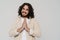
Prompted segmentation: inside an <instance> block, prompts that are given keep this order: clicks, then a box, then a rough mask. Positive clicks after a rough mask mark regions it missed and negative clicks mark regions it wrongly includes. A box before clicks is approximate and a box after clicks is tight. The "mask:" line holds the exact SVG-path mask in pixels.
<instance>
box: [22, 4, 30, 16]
mask: <svg viewBox="0 0 60 40" xmlns="http://www.w3.org/2000/svg"><path fill="white" fill-rule="evenodd" d="M21 13H22V16H24V17H25V16H27V15H28V13H29V8H28V6H27V5H25V6H24V7H23V8H22V11H21Z"/></svg>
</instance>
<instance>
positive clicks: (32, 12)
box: [18, 3, 34, 18]
mask: <svg viewBox="0 0 60 40" xmlns="http://www.w3.org/2000/svg"><path fill="white" fill-rule="evenodd" d="M25 5H27V6H28V8H29V13H28V15H27V18H34V9H33V7H32V5H31V4H29V3H23V4H22V5H21V6H20V7H19V9H18V16H21V17H23V16H22V13H21V10H22V8H23V7H24V6H25Z"/></svg>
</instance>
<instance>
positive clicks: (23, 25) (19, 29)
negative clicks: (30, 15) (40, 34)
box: [17, 18, 30, 32]
mask: <svg viewBox="0 0 60 40" xmlns="http://www.w3.org/2000/svg"><path fill="white" fill-rule="evenodd" d="M23 30H26V31H27V32H29V31H30V29H29V28H28V26H27V22H26V18H24V22H23V24H22V27H21V28H18V29H17V32H22V31H23Z"/></svg>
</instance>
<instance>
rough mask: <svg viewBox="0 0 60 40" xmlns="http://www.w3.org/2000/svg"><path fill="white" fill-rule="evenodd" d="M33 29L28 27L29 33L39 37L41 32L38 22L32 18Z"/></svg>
mask: <svg viewBox="0 0 60 40" xmlns="http://www.w3.org/2000/svg"><path fill="white" fill-rule="evenodd" d="M33 27H34V28H33V29H32V28H30V33H29V34H30V35H31V36H34V37H40V35H41V32H40V26H39V23H38V22H37V21H36V20H33Z"/></svg>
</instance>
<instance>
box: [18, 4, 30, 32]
mask: <svg viewBox="0 0 60 40" xmlns="http://www.w3.org/2000/svg"><path fill="white" fill-rule="evenodd" d="M21 13H22V16H23V18H24V22H23V24H22V27H20V28H18V29H17V32H20V33H21V32H22V31H23V30H26V31H27V32H29V31H30V29H29V28H28V26H27V22H26V18H27V17H26V16H27V15H28V13H29V8H28V6H27V5H25V6H24V7H23V8H22V11H21Z"/></svg>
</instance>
